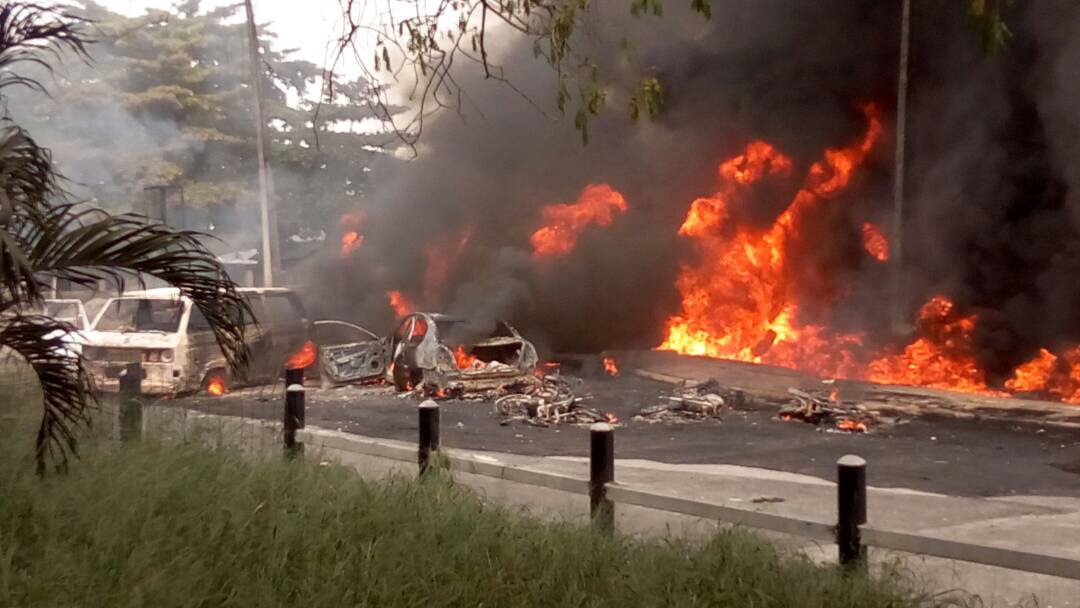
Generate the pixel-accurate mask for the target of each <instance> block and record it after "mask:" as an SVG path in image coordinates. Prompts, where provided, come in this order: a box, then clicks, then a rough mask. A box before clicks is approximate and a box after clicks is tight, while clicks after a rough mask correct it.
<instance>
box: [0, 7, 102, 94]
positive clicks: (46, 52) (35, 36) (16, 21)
mask: <svg viewBox="0 0 1080 608" xmlns="http://www.w3.org/2000/svg"><path fill="white" fill-rule="evenodd" d="M85 23H86V21H85V20H84V19H82V18H80V17H78V16H76V15H73V14H71V13H69V12H67V11H65V10H63V8H61V7H48V6H42V5H39V4H34V3H31V2H5V3H3V4H2V5H0V90H3V89H4V88H6V87H9V86H12V85H21V86H25V87H29V88H31V89H33V90H36V91H39V92H41V93H45V92H46V91H45V87H44V86H42V84H41V83H40V82H39V81H38V80H36V79H34V78H31V77H28V76H25V75H23V74H20V73H19V72H16V71H15V69H16V68H17V67H22V66H20V65H19V64H28V65H29V66H37V67H39V68H41V69H43V70H45V71H46V72H47V73H49V74H52V73H53V64H54V63H59V62H60V60H61V58H62V54H63V53H64V52H65V51H67V52H71V53H73V54H75V55H76V56H78V57H80V58H82V59H87V60H88V59H89V54H88V53H87V51H86V44H87V43H88V42H89V40H88V39H87V37H86V35H85V34H84V33H83V31H82V27H83V25H84V24H85Z"/></svg>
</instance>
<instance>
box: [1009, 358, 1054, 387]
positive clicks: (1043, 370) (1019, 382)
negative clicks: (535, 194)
mask: <svg viewBox="0 0 1080 608" xmlns="http://www.w3.org/2000/svg"><path fill="white" fill-rule="evenodd" d="M1057 362H1058V358H1057V355H1055V354H1054V353H1051V352H1050V351H1048V350H1046V349H1045V348H1040V349H1039V355H1038V356H1037V357H1035V358H1034V359H1032V360H1031V361H1028V362H1027V363H1025V364H1023V365H1021V366H1020V367H1017V368H1016V369H1015V370H1013V376H1012V378H1010V379H1009V380H1008V381H1006V382H1005V388H1007V389H1009V390H1010V391H1013V392H1017V393H1019V392H1025V391H1038V390H1042V389H1044V388H1045V387H1046V386H1047V384H1048V383H1049V382H1050V376H1051V374H1053V372H1054V368H1055V367H1057Z"/></svg>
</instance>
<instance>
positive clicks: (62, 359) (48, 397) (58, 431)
mask: <svg viewBox="0 0 1080 608" xmlns="http://www.w3.org/2000/svg"><path fill="white" fill-rule="evenodd" d="M74 331H75V328H74V327H72V326H71V325H70V324H68V323H64V322H62V321H57V320H55V319H52V318H50V317H45V316H42V315H25V314H18V313H16V314H13V315H10V316H6V317H5V319H4V323H3V324H0V345H2V346H5V347H7V348H10V349H12V350H13V351H15V352H17V353H18V354H19V355H21V356H22V357H23V358H24V359H26V361H27V362H28V363H29V364H30V366H31V367H32V368H33V369H34V373H35V374H37V377H38V382H39V383H40V385H41V393H42V404H43V406H44V407H43V412H42V416H41V425H40V426H39V427H38V433H37V440H36V443H35V446H36V447H35V456H36V460H37V469H38V473H39V474H44V473H45V469H46V466H47V463H49V462H52V463H55V465H56V466H57V467H58V468H61V469H62V468H63V467H64V466H66V464H67V460H68V457H69V455H75V454H77V451H76V450H77V447H76V445H77V442H76V436H75V430H76V428H77V427H78V426H82V425H89V423H90V419H89V416H88V415H87V414H88V410H89V408H90V407H92V406H94V405H96V400H95V398H94V393H93V384H92V379H91V377H90V375H89V374H88V373H86V369H85V368H84V367H83V364H82V358H81V357H80V356H79V355H78V354H77V353H75V352H73V351H72V350H71V345H70V344H69V343H68V342H67V340H68V338H67V336H68V335H69V332H74Z"/></svg>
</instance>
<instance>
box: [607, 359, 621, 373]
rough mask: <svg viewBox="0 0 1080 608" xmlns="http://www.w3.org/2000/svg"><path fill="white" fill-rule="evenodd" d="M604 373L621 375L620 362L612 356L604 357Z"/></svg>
mask: <svg viewBox="0 0 1080 608" xmlns="http://www.w3.org/2000/svg"><path fill="white" fill-rule="evenodd" d="M604 373H605V374H607V375H609V376H618V375H619V364H618V363H616V362H615V359H613V358H611V357H604Z"/></svg>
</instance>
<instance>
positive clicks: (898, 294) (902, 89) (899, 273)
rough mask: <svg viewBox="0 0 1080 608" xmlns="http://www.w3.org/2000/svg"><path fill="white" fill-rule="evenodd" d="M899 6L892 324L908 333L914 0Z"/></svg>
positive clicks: (900, 331) (897, 330)
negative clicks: (907, 173) (907, 174)
mask: <svg viewBox="0 0 1080 608" xmlns="http://www.w3.org/2000/svg"><path fill="white" fill-rule="evenodd" d="M902 3H903V4H902V7H901V9H900V11H901V12H900V65H899V67H898V68H897V78H896V168H895V170H894V175H893V220H892V243H891V247H890V249H892V251H891V252H890V253H891V255H892V326H893V332H895V333H906V331H907V323H908V321H907V310H906V306H905V303H906V302H907V299H906V298H905V297H904V277H903V269H904V145H905V143H906V139H907V90H908V47H909V46H910V44H911V0H902Z"/></svg>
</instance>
